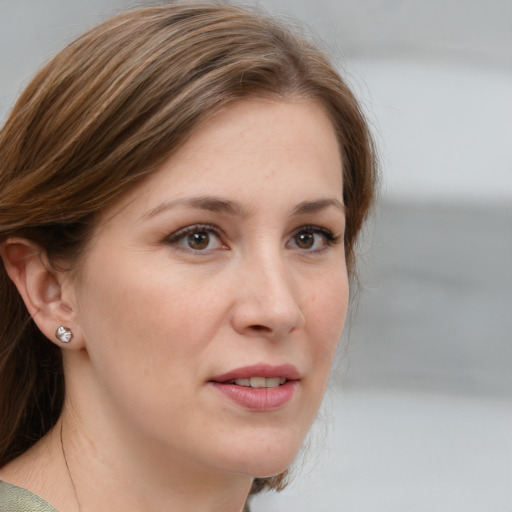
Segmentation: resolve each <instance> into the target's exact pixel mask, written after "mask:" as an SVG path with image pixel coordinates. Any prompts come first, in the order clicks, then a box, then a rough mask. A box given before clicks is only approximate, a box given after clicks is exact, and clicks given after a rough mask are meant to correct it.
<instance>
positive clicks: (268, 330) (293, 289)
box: [232, 255, 305, 340]
mask: <svg viewBox="0 0 512 512" xmlns="http://www.w3.org/2000/svg"><path fill="white" fill-rule="evenodd" d="M241 267H242V268H240V269H238V271H239V272H240V274H239V275H238V276H237V281H238V283H239V288H238V289H237V292H236V302H235V305H234V311H233V315H232V323H233V327H234V329H235V330H236V331H237V332H238V333H240V334H243V335H245V336H253V337H264V338H268V339H274V340H279V339H283V338H284V337H286V336H287V335H288V334H290V333H292V332H293V331H295V330H297V329H300V328H302V327H304V325H305V317H304V314H303V311H302V309H301V305H300V300H299V293H298V289H297V286H296V285H295V283H294V279H293V276H292V274H291V272H290V271H287V269H286V266H285V262H283V261H282V259H281V258H280V257H278V256H277V255H273V256H272V255H268V256H267V257H266V258H264V257H260V258H253V259H252V261H251V262H249V263H248V264H246V265H242V266H241Z"/></svg>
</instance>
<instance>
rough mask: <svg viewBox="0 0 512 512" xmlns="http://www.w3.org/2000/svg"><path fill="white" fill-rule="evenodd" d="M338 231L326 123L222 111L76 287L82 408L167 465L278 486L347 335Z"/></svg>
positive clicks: (124, 209)
mask: <svg viewBox="0 0 512 512" xmlns="http://www.w3.org/2000/svg"><path fill="white" fill-rule="evenodd" d="M344 225H345V217H344V211H343V205H342V162H341V160H340V154H339V148H338V145H337V140H336V137H335V134H334V130H333V128H332V125H331V123H330V121H329V119H328V117H327V115H326V114H325V113H324V112H323V110H322V109H321V107H319V106H318V105H317V104H316V103H314V102H312V101H306V100H300V101H299V100H290V101H270V100H244V101H240V102H238V103H236V104H234V105H232V106H230V107H228V108H227V109H226V110H224V111H223V112H221V113H220V114H218V115H217V116H216V117H214V118H213V119H212V120H210V121H209V122H208V123H207V124H206V125H205V126H204V127H202V128H201V129H200V130H199V131H198V132H197V133H196V134H194V135H193V137H192V138H191V139H190V140H189V141H188V142H187V143H186V144H185V145H184V146H183V147H182V148H181V149H180V150H179V151H178V152H177V153H175V154H174V155H173V156H172V158H170V159H169V160H168V161H167V162H166V163H165V165H163V166H162V167H161V169H160V170H159V171H158V172H156V173H155V174H154V175H152V176H151V177H150V178H149V179H148V180H146V181H145V182H144V183H143V184H141V185H140V186H139V187H138V188H136V189H135V190H134V191H133V192H132V193H131V194H130V195H129V196H127V197H125V198H123V199H122V200H121V202H120V203H117V204H116V205H114V206H113V207H112V208H111V209H110V210H109V211H107V212H105V214H104V215H103V217H102V219H101V220H100V223H99V227H98V229H97V231H96V234H95V236H94V237H93V239H92V241H91V243H90V244H89V248H88V251H87V253H86V255H85V259H84V262H83V267H82V272H81V274H80V278H79V279H78V280H77V281H76V282H75V284H74V285H73V286H74V288H73V293H74V301H75V307H76V318H77V326H78V327H77V328H78V331H79V334H80V336H81V339H82V340H83V342H84V344H85V350H84V351H83V352H82V355H81V356H80V358H78V359H77V360H79V361H80V362H76V361H73V357H75V356H73V355H71V357H69V356H66V357H67V361H66V365H67V366H66V369H67V371H68V372H69V375H67V378H68V379H69V382H70V387H69V392H70V393H71V394H72V395H73V394H74V395H75V396H72V399H73V400H74V401H75V402H76V403H77V404H80V403H83V404H89V405H90V406H91V407H94V415H95V417H96V418H101V423H102V425H103V426H105V425H107V426H108V428H107V429H106V430H105V431H114V433H115V434H116V435H117V436H118V437H119V438H123V436H126V438H130V439H137V440H140V441H141V442H142V443H146V444H147V445H152V446H154V447H156V448H157V449H158V450H159V451H160V453H161V454H165V455H166V456H169V457H172V458H173V460H178V461H180V460H182V461H187V464H197V465H199V466H201V467H209V468H215V469H217V470H222V471H227V472H235V473H241V474H247V475H251V476H268V475H271V474H275V473H277V472H279V471H281V470H283V469H284V468H285V467H286V466H288V465H289V464H290V462H291V461H292V460H293V458H294V456H295V454H296V452H297V450H298V449H299V447H300V444H301V442H302V441H303V439H304V436H305V435H306V433H307V430H308V429H309V427H310V425H311V423H312V421H313V419H314V417H315V415H316V413H317V410H318V408H319V405H320V402H321V399H322V396H323V394H324V390H325V387H326V382H327V379H328V374H329V369H330V366H331V362H332V360H333V357H334V353H335V349H336V345H337V342H338V340H339V338H340V336H341V332H342V328H343V323H344V319H345V313H346V308H347V299H348V282H347V270H346V266H345V255H344V246H343V231H344ZM73 365H75V367H76V368H78V366H79V367H80V370H76V369H75V368H74V367H73ZM74 373H75V374H76V375H78V374H79V375H80V379H82V382H81V383H77V382H76V381H74ZM83 379H88V380H87V385H83V384H84V382H83Z"/></svg>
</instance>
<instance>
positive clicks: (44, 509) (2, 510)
mask: <svg viewBox="0 0 512 512" xmlns="http://www.w3.org/2000/svg"><path fill="white" fill-rule="evenodd" d="M0 512H58V511H57V509H55V508H53V507H52V506H51V505H50V504H49V503H48V502H46V501H44V500H43V499H41V498H40V497H39V496H36V495H35V494H34V493H32V492H30V491H27V489H23V487H18V486H17V485H12V484H8V483H7V482H2V481H1V480H0ZM244 512H250V510H249V505H247V504H246V505H245V508H244Z"/></svg>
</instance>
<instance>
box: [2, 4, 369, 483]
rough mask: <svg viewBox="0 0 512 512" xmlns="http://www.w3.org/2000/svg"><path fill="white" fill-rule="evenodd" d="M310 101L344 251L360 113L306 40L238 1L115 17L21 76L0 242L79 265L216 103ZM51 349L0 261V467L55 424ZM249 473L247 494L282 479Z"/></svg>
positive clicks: (354, 211)
mask: <svg viewBox="0 0 512 512" xmlns="http://www.w3.org/2000/svg"><path fill="white" fill-rule="evenodd" d="M290 96H299V97H304V98H311V99H314V100H316V101H318V102H319V103H320V104H321V105H323V107H324V108H325V111H326V112H327V113H328V115H329V117H330V119H331V121H332V124H333V127H334V129H335V131H336V134H337V137H338V140H339V146H340V150H341V154H342V159H343V164H344V165H343V200H344V203H345V206H346V212H347V220H346V222H347V224H346V233H345V250H346V258H347V265H348V268H349V271H350V272H351V273H353V271H354V245H355V242H356V238H357V235H358V233H359V232H360V230H361V226H362V224H363V222H364V220H365V218H366V217H367V215H368V212H369V210H370V208H371V206H372V204H373V200H374V194H375V185H376V166H375V157H374V151H373V148H372V141H371V137H370V134H369V131H368V127H367V124H366V122H365V119H364V116H363V115H362V113H361V110H360V107H359V105H358V103H357V101H356V99H355V98H354V96H353V94H352V93H351V91H350V90H349V88H348V87H347V86H346V85H345V83H344V82H343V80H342V79H341V78H340V76H339V74H338V73H337V72H336V70H335V69H334V67H333V66H332V65H331V64H330V63H329V62H328V60H327V59H326V58H325V56H324V55H323V54H322V53H321V52H320V51H319V50H317V49H316V47H315V46H314V45H313V44H311V43H310V42H309V41H308V40H307V38H305V37H303V36H302V35H298V34H297V33H296V31H291V30H290V29H288V28H286V27H284V26H283V25H282V24H280V23H278V22H276V21H275V20H272V19H270V18H268V17H267V16H265V15H262V14H261V13H255V12H250V11H247V10H244V9H241V8H238V7H235V6H229V5H218V4H208V3H177V4H172V5H165V6H160V7H148V8H144V9H138V10H133V11H129V12H126V13H124V14H120V15H118V16H115V17H114V18H112V19H110V20H108V21H106V22H104V23H103V24H101V25H99V26H97V27H96V28H94V29H92V30H90V31H89V32H87V33H85V34H84V35H83V36H81V37H80V38H78V39H77V40H76V41H75V42H73V43H71V44H70V45H69V46H68V47H67V48H65V49H64V50H63V51H62V52H60V53H59V54H58V55H57V56H56V57H55V58H54V59H53V60H52V61H50V62H49V63H48V64H47V65H46V66H45V67H44V68H43V69H42V70H41V71H40V72H39V73H38V74H37V75H36V76H35V78H34V79H33V80H32V82H31V83H30V84H29V85H28V87H27V88H26V90H25V91H24V92H23V94H22V95H21V97H20V98H19V100H18V102H17V103H16V105H15V106H14V108H13V110H12V112H11V114H10V116H9V118H8V119H7V122H6V124H5V126H4V127H3V129H2V131H1V132H0V243H1V242H2V241H5V240H6V239H7V238H8V237H11V236H22V237H26V238H29V239H30V240H33V241H35V242H36V243H38V244H39V245H40V246H41V247H42V249H43V250H44V251H46V253H47V255H48V257H49V258H50V261H51V260H52V259H56V258H59V259H64V260H67V261H69V262H71V263H73V262H74V264H75V265H76V263H77V259H78V258H79V256H80V254H81V253H83V251H84V248H85V246H86V244H87V241H88V239H89V238H90V235H91V232H92V230H93V228H94V225H95V224H94V219H95V216H96V215H97V214H98V213H99V212H101V211H102V210H103V209H104V208H105V207H106V206H108V205H111V204H112V203H113V202H114V201H116V199H118V198H119V197H120V196H121V195H122V194H124V193H126V192H127V191H128V190H130V189H131V188H133V187H134V186H136V185H137V184H138V183H140V182H141V180H143V179H144V178H145V177H146V176H148V175H149V174H151V173H152V172H154V171H155V170H156V169H158V167H159V166H160V165H161V164H162V163H163V162H164V160H166V159H167V158H168V157H169V156H170V154H172V153H173V152H175V151H176V150H177V149H178V148H179V147H180V146H181V145H182V144H183V143H184V141H185V140H186V139H187V138H188V137H189V136H190V135H191V134H192V133H193V132H194V130H196V129H197V128H198V127H199V125H201V124H203V123H205V122H206V121H207V120H208V119H209V118H210V117H211V116H212V115H213V114H214V113H215V112H218V111H219V109H221V108H223V107H225V106H226V105H228V104H230V103H232V102H234V101H239V100H241V99H243V98H250V97H273V98H278V99H279V98H286V97H290ZM63 400H64V375H63V370H62V360H61V353H60V350H59V349H58V348H57V347H56V346H55V345H54V344H53V343H50V342H49V341H48V340H47V339H46V338H45V337H44V335H43V334H42V333H41V332H40V331H39V330H38V329H37V327H36V325H35V323H34V322H33V321H32V319H31V318H30V316H29V314H28V312H27V310H26V308H25V306H24V304H23V302H22V300H21V298H20V296H19V294H18V293H17V290H16V289H15V287H14V285H13V283H12V282H11V281H10V280H9V278H8V276H7V274H6V271H5V269H4V268H3V266H1V268H0V466H2V465H4V464H5V463H7V462H8V461H10V460H11V459H13V458H15V457H16V456H18V455H20V454H21V453H23V452H24V451H25V450H27V449H28V448H29V447H30V446H31V445H32V444H34V443H35V442H36V441H37V440H38V439H40V438H41V437H42V436H43V435H44V434H45V433H46V432H48V430H49V429H50V428H51V427H52V426H53V425H54V424H55V422H56V421H57V419H58V417H59V415H60V413H61V409H62V404H63ZM283 476H284V474H281V475H278V476H277V477H273V478H262V479H256V481H255V483H254V486H253V492H257V491H259V490H261V489H265V488H280V487H282V486H283V482H284V480H283Z"/></svg>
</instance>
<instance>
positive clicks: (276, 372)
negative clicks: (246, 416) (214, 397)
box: [210, 364, 301, 412]
mask: <svg viewBox="0 0 512 512" xmlns="http://www.w3.org/2000/svg"><path fill="white" fill-rule="evenodd" d="M300 377H301V376H300V373H299V371H298V370H297V368H295V366H293V365H288V364H286V365H279V366H271V365H266V364H261V365H255V366H248V367H244V368H238V369H236V370H233V371H230V372H228V373H225V374H223V375H219V376H216V377H214V378H213V379H212V380H210V384H212V385H213V387H214V388H215V389H216V390H217V391H219V392H220V393H221V395H223V396H224V397H225V398H228V399H229V400H230V401H232V402H234V403H235V404H237V405H238V406H241V407H243V408H245V409H250V410H252V411H259V412H268V411H275V410H276V409H280V408H282V407H284V406H285V405H286V404H287V403H288V402H290V401H291V400H292V398H293V397H294V396H295V392H296V390H297V388H298V385H299V382H300Z"/></svg>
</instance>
